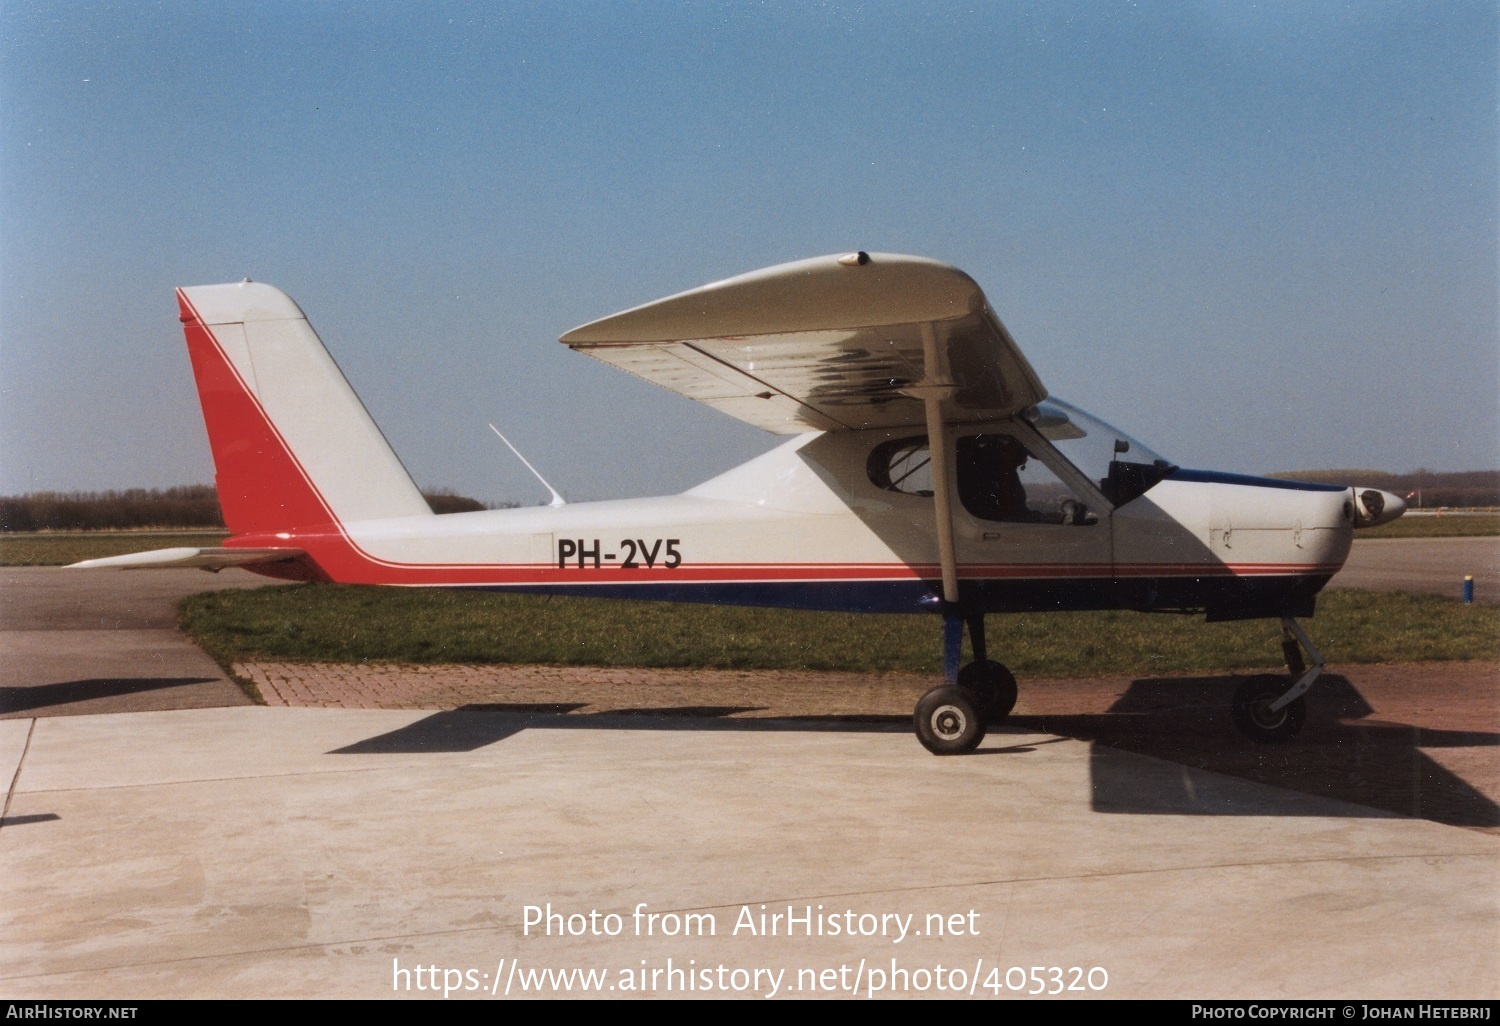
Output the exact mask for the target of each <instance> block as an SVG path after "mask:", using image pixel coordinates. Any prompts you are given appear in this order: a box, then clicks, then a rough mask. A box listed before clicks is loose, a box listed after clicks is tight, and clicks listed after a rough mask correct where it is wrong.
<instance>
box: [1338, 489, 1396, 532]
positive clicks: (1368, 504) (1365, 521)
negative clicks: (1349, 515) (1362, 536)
mask: <svg viewBox="0 0 1500 1026" xmlns="http://www.w3.org/2000/svg"><path fill="white" fill-rule="evenodd" d="M1351 491H1352V492H1353V493H1354V526H1355V527H1378V526H1380V525H1381V524H1388V523H1390V522H1391V521H1392V520H1395V519H1396V518H1397V517H1399V516H1400V515H1401V514H1403V513H1405V512H1406V500H1405V499H1403V498H1401V496H1399V495H1394V494H1392V493H1391V492H1382V491H1381V490H1380V489H1378V488H1353V489H1351Z"/></svg>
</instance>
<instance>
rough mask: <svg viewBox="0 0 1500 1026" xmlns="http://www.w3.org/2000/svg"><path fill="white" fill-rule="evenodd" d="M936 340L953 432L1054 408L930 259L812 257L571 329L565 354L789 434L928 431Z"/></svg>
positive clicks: (963, 280)
mask: <svg viewBox="0 0 1500 1026" xmlns="http://www.w3.org/2000/svg"><path fill="white" fill-rule="evenodd" d="M926 332H930V333H931V336H932V338H933V339H934V341H935V342H936V345H937V355H938V361H939V363H940V364H941V365H942V367H941V371H940V373H939V374H938V378H940V379H944V380H943V381H942V382H941V383H951V384H953V385H955V386H957V391H956V393H955V394H954V395H953V396H952V398H951V399H948V400H947V401H946V402H945V417H946V419H948V420H949V421H951V422H956V423H972V422H977V421H985V420H996V419H999V418H1001V417H1006V416H1010V415H1011V414H1014V413H1016V412H1018V411H1020V410H1022V409H1025V408H1026V407H1028V406H1031V405H1032V404H1034V403H1037V402H1040V401H1041V400H1042V399H1044V398H1046V395H1047V391H1046V389H1045V388H1043V387H1042V383H1041V381H1040V380H1039V379H1038V378H1037V376H1036V372H1035V371H1033V370H1032V369H1031V366H1030V364H1028V363H1027V362H1026V358H1025V357H1024V356H1023V355H1021V351H1020V350H1019V349H1018V348H1017V347H1016V344H1015V341H1014V340H1013V339H1012V338H1011V337H1010V333H1009V332H1007V331H1006V330H1005V327H1004V325H1002V324H1001V323H1000V321H999V319H998V318H996V317H995V315H994V313H993V311H991V310H990V307H989V303H988V302H987V301H986V300H985V297H984V293H983V292H982V291H981V290H980V288H979V286H978V285H977V284H975V282H974V279H972V278H970V277H969V276H968V275H967V274H965V273H964V272H962V271H960V270H959V269H958V268H956V267H951V266H949V265H948V264H943V263H939V262H937V261H935V260H927V259H924V258H922V257H912V256H898V255H893V254H884V253H871V254H863V253H861V254H850V255H848V256H844V257H840V256H825V257H814V258H812V259H810V260H799V261H796V262H794V263H789V264H779V265H777V266H775V267H768V268H765V269H764V270H760V271H752V272H751V273H749V274H742V275H739V276H738V277H735V278H727V279H725V280H724V281H720V282H714V283H713V284H710V285H704V286H702V287H701V288H696V289H693V290H691V291H689V292H683V293H679V294H678V295H675V296H668V297H667V298H665V299H659V300H657V301H656V302H654V303H647V304H645V305H644V306H638V307H635V308H634V309H631V310H626V311H624V312H622V313H617V314H614V315H613V316H610V317H605V318H603V319H602V320H597V321H593V322H591V323H589V324H585V325H583V326H582V327H579V328H574V329H573V330H572V331H570V332H568V333H567V334H566V335H564V336H563V337H562V342H563V344H564V345H567V346H570V347H571V348H573V349H576V350H578V351H579V352H583V353H587V354H588V355H590V356H592V357H594V358H596V359H599V360H603V361H604V362H605V363H608V364H612V365H614V366H616V367H619V368H621V369H622V370H626V371H629V372H630V373H632V374H634V375H636V376H637V377H641V378H644V379H645V380H647V381H651V382H654V383H655V384H658V385H661V386H663V387H665V388H669V389H671V390H672V391H674V392H676V393H678V394H679V395H684V396H687V397H688V398H690V399H696V400H698V401H699V402H703V403H707V404H708V405H709V406H712V407H714V408H715V409H718V410H722V411H723V412H725V413H727V414H729V415H730V416H732V417H737V418H738V419H740V420H743V421H745V422H746V423H749V424H754V425H755V426H756V427H760V428H764V429H765V430H767V431H774V432H776V433H778V434H797V433H801V432H804V431H809V430H812V431H837V430H858V429H863V428H877V427H907V426H919V425H923V424H924V423H925V420H924V411H923V406H922V401H921V400H920V399H917V398H912V397H910V396H908V395H906V394H904V392H903V390H905V389H909V388H911V387H913V386H916V385H919V384H922V383H924V381H925V382H927V383H939V382H938V381H934V380H933V378H932V377H931V376H929V375H928V374H927V368H926V366H925V364H924V353H923V335H924V333H926Z"/></svg>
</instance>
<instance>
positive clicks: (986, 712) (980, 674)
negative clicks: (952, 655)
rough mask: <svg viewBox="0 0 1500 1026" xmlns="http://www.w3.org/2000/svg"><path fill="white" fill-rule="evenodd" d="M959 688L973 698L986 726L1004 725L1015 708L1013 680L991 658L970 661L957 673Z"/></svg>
mask: <svg viewBox="0 0 1500 1026" xmlns="http://www.w3.org/2000/svg"><path fill="white" fill-rule="evenodd" d="M958 686H959V687H961V688H965V689H967V690H968V691H969V692H970V693H971V694H973V695H974V696H975V699H976V701H977V703H978V705H979V711H980V713H981V714H982V715H983V716H984V718H985V722H986V723H992V724H994V723H1004V722H1005V718H1006V717H1007V716H1009V715H1010V713H1011V710H1012V709H1014V708H1015V707H1016V677H1015V674H1013V673H1011V672H1010V671H1009V670H1008V669H1006V668H1005V666H1004V665H1002V664H1001V663H997V662H995V660H993V659H986V660H985V661H984V662H982V663H981V662H977V661H976V662H972V663H970V664H969V665H968V666H965V667H964V668H963V669H962V670H959V671H958Z"/></svg>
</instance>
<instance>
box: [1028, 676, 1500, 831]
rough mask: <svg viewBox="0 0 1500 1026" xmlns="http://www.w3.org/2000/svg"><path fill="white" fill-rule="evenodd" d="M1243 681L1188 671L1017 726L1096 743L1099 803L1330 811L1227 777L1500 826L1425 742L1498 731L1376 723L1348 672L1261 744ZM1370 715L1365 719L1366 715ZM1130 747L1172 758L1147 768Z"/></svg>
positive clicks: (1386, 809) (1369, 812)
mask: <svg viewBox="0 0 1500 1026" xmlns="http://www.w3.org/2000/svg"><path fill="white" fill-rule="evenodd" d="M1240 679H1241V678H1235V677H1224V676H1215V677H1186V678H1183V677H1178V678H1168V679H1152V678H1147V679H1142V680H1137V681H1134V682H1132V684H1131V685H1130V687H1129V688H1128V689H1127V690H1126V692H1125V694H1124V695H1122V696H1121V697H1120V699H1119V700H1118V701H1117V702H1116V703H1115V704H1114V705H1113V706H1111V707H1110V709H1109V710H1108V712H1106V713H1103V714H1100V715H1093V716H1087V715H1085V716H1035V717H1028V716H1020V717H1013V718H1012V721H1011V723H1012V724H1013V725H1014V726H1021V727H1027V726H1029V727H1033V728H1034V729H1036V730H1038V731H1046V732H1048V733H1054V734H1062V735H1064V736H1066V737H1073V738H1078V739H1080V740H1086V741H1090V742H1092V743H1093V747H1092V752H1091V756H1090V766H1091V770H1092V773H1091V778H1092V783H1093V796H1092V797H1093V807H1094V808H1095V809H1096V810H1097V811H1099V812H1113V813H1149V814H1155V815H1161V814H1177V815H1209V816H1226V815H1227V816H1234V815H1250V816H1263V815H1267V814H1274V815H1282V816H1296V815H1307V816H1327V815H1330V809H1329V806H1328V805H1327V804H1326V803H1324V802H1300V801H1277V802H1276V803H1275V810H1274V812H1270V813H1268V810H1267V808H1266V805H1265V802H1264V801H1263V800H1256V801H1249V800H1247V799H1246V798H1245V794H1246V792H1244V790H1243V789H1242V788H1226V787H1225V786H1224V781H1223V777H1226V776H1227V777H1234V778H1238V779H1240V780H1249V781H1253V782H1255V783H1257V784H1264V785H1268V786H1271V787H1279V788H1283V789H1285V790H1289V791H1294V792H1298V793H1300V794H1303V795H1309V796H1312V797H1315V798H1325V799H1334V800H1336V801H1339V802H1344V803H1348V806H1347V809H1346V811H1345V813H1344V814H1345V815H1349V816H1383V815H1391V814H1394V815H1400V816H1412V817H1415V818H1419V819H1427V820H1432V821H1434V822H1438V823H1446V824H1449V825H1451V826H1466V827H1494V826H1500V806H1497V805H1496V803H1495V802H1494V801H1492V800H1491V799H1489V798H1488V797H1486V796H1485V795H1484V794H1482V793H1480V792H1479V791H1477V790H1475V789H1474V788H1473V787H1471V786H1470V785H1469V784H1468V783H1467V782H1465V781H1464V780H1463V779H1462V778H1460V777H1458V776H1457V775H1456V774H1454V773H1452V772H1450V771H1449V770H1447V769H1445V768H1443V767H1442V766H1441V765H1439V764H1438V763H1437V762H1436V761H1435V760H1433V759H1432V758H1430V757H1429V756H1428V755H1427V754H1426V753H1424V752H1423V751H1422V749H1424V748H1427V749H1431V748H1477V747H1493V746H1497V745H1500V734H1497V733H1493V732H1488V731H1456V730H1431V729H1426V728H1422V727H1416V726H1412V725H1409V724H1401V723H1387V722H1381V721H1377V720H1371V719H1369V717H1370V716H1371V714H1372V713H1373V712H1374V710H1373V709H1371V708H1370V705H1369V703H1368V702H1366V701H1365V699H1364V696H1362V695H1361V694H1360V693H1359V691H1358V690H1357V689H1356V688H1355V687H1354V686H1353V685H1352V684H1350V682H1349V680H1348V678H1346V677H1342V676H1339V675H1337V674H1325V675H1324V676H1323V677H1322V678H1321V679H1320V680H1319V681H1318V684H1317V686H1316V687H1314V688H1313V690H1312V691H1311V692H1309V694H1308V698H1307V703H1308V710H1307V722H1306V725H1305V726H1304V727H1303V729H1302V733H1301V734H1300V735H1298V737H1297V738H1296V740H1295V741H1293V742H1292V743H1290V744H1286V745H1256V744H1252V743H1251V742H1249V741H1247V740H1245V739H1243V738H1241V737H1240V736H1239V735H1238V734H1237V733H1236V732H1235V730H1234V726H1233V724H1232V723H1231V722H1230V717H1229V709H1228V702H1227V698H1228V696H1229V695H1231V694H1233V691H1234V688H1235V686H1236V684H1237V683H1238V682H1239V680H1240ZM1361 721H1363V722H1361ZM1122 753H1130V754H1133V755H1147V756H1152V757H1154V758H1156V759H1160V760H1163V762H1162V763H1161V764H1158V765H1155V766H1150V765H1146V766H1143V765H1142V763H1141V762H1140V761H1139V760H1137V759H1131V758H1123V757H1122Z"/></svg>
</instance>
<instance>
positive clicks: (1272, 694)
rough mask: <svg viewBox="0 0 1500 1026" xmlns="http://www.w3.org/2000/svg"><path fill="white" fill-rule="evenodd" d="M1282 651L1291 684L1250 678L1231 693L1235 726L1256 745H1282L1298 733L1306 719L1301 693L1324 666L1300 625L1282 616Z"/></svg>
mask: <svg viewBox="0 0 1500 1026" xmlns="http://www.w3.org/2000/svg"><path fill="white" fill-rule="evenodd" d="M1281 651H1282V655H1283V656H1284V657H1285V658H1286V668H1287V672H1288V676H1289V677H1292V678H1295V679H1294V680H1293V681H1292V683H1291V684H1288V683H1287V678H1286V677H1275V676H1263V677H1251V678H1250V679H1249V680H1247V681H1245V683H1243V684H1241V685H1240V686H1239V688H1237V689H1236V690H1235V693H1234V704H1233V710H1232V711H1233V715H1234V725H1235V728H1236V729H1237V730H1238V731H1239V732H1240V733H1241V734H1243V735H1245V737H1247V738H1249V739H1250V740H1251V741H1254V742H1255V743H1256V744H1263V745H1276V744H1285V743H1286V742H1288V741H1290V740H1291V739H1292V738H1294V737H1296V736H1297V733H1298V731H1300V730H1301V729H1302V724H1303V723H1304V722H1305V721H1306V720H1307V700H1306V699H1305V698H1304V697H1303V696H1304V695H1305V694H1307V691H1308V689H1309V688H1311V687H1312V686H1313V682H1314V681H1316V680H1317V679H1318V676H1319V675H1320V674H1321V673H1322V672H1323V667H1324V666H1325V665H1327V664H1326V663H1325V662H1324V661H1323V655H1322V653H1320V652H1319V651H1318V649H1317V647H1316V646H1315V645H1314V644H1313V643H1312V639H1311V638H1309V637H1308V636H1307V632H1306V631H1304V630H1303V629H1302V625H1301V624H1299V623H1298V622H1297V621H1296V620H1294V619H1292V618H1291V617H1289V616H1286V617H1282V619H1281ZM1304 652H1306V654H1307V658H1306V659H1305V660H1304V659H1303V653H1304ZM1309 663H1311V665H1308V664H1309Z"/></svg>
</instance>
